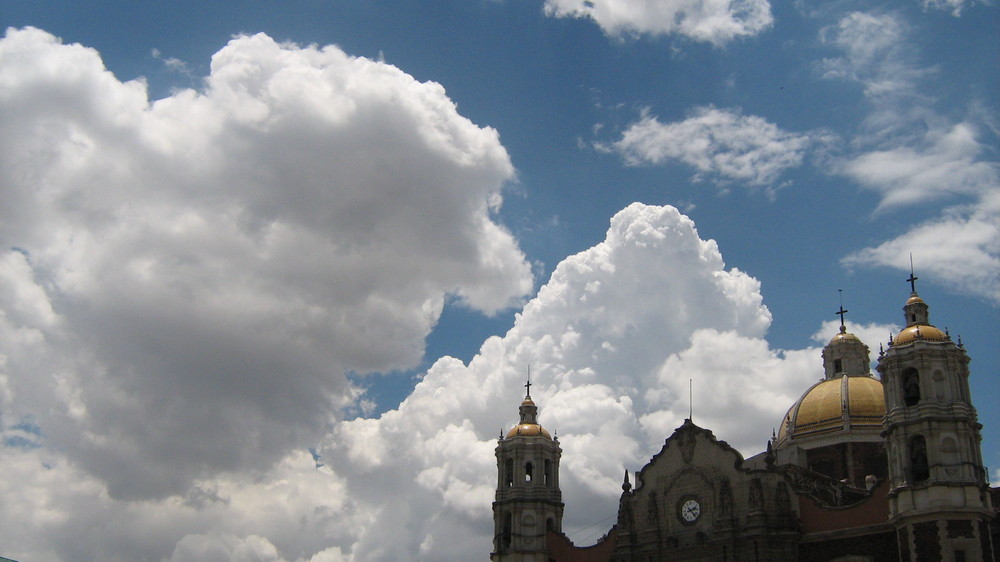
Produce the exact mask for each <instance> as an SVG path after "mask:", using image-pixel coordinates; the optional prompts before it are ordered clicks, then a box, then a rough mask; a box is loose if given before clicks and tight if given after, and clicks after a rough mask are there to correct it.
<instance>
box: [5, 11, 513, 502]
mask: <svg viewBox="0 0 1000 562" xmlns="http://www.w3.org/2000/svg"><path fill="white" fill-rule="evenodd" d="M0 91H2V93H0V135H2V139H0V144H2V145H3V146H4V150H3V151H2V156H0V158H2V160H0V189H2V190H3V193H2V197H3V200H4V205H3V206H2V208H0V241H2V247H3V248H4V249H3V253H2V259H0V278H3V279H4V283H3V285H2V287H3V289H2V290H0V299H2V301H0V307H2V310H3V315H2V316H0V334H2V336H0V353H2V357H3V358H4V360H3V363H2V366H3V378H2V379H0V382H2V386H0V388H2V392H0V398H3V400H4V403H3V405H2V412H3V414H2V415H3V424H4V425H5V426H7V427H10V426H14V425H17V424H19V423H28V424H30V425H31V426H33V427H37V428H40V431H41V433H42V434H43V436H44V440H45V441H46V443H48V444H50V445H51V446H54V447H56V448H58V449H59V450H61V451H63V452H64V453H65V454H66V455H67V456H68V457H69V458H70V459H72V460H73V462H74V463H77V464H78V465H79V466H80V467H82V468H83V469H84V470H85V471H87V472H88V473H90V474H93V475H94V476H95V477H97V478H99V479H100V480H102V481H104V482H106V483H107V485H108V488H109V492H110V494H111V495H112V496H113V497H116V498H150V497H162V496H165V495H170V494H176V493H183V492H184V491H185V490H187V489H188V487H189V486H190V485H191V482H192V481H193V480H195V479H198V478H205V477H211V476H213V475H215V474H217V473H219V472H220V471H237V472H238V471H243V470H260V469H262V468H266V467H267V466H269V465H270V464H271V463H273V462H275V461H277V460H279V459H281V458H282V457H283V456H284V455H285V454H286V453H287V452H288V450H289V449H291V448H294V447H301V446H302V445H304V444H307V443H311V442H315V441H316V440H318V439H319V437H320V436H321V435H322V434H323V433H324V432H325V431H327V430H328V429H329V428H330V425H331V424H332V423H334V422H335V421H336V419H337V418H338V417H339V411H340V408H341V407H342V406H344V405H345V404H347V403H348V402H350V400H351V399H352V398H353V395H354V390H353V389H351V388H350V385H349V384H348V383H347V381H346V379H345V376H344V374H345V372H348V371H354V372H359V373H364V372H371V371H383V372H384V371H390V370H393V369H402V368H410V367H413V366H415V365H416V364H417V363H418V362H419V361H420V359H421V357H422V353H423V341H424V338H425V337H426V336H427V334H428V333H429V331H430V330H431V328H432V327H433V326H434V325H435V323H436V321H437V319H438V317H439V315H440V313H441V309H442V306H443V302H444V299H445V298H446V296H448V295H454V296H455V297H457V299H459V300H460V301H461V302H462V303H464V304H465V305H466V306H469V307H472V308H474V309H477V310H480V311H483V312H485V313H493V312H495V311H496V310H498V309H501V308H504V307H508V306H510V305H512V304H516V303H517V302H519V299H521V298H522V297H523V296H524V295H525V294H526V293H527V292H528V291H530V290H531V288H532V277H531V272H530V267H529V264H528V263H527V262H526V261H525V259H524V255H523V254H522V252H521V251H520V250H519V248H518V246H517V242H516V241H515V240H514V239H513V238H512V236H511V235H510V234H509V233H508V232H507V231H506V230H505V229H504V228H503V227H502V226H500V225H499V224H497V223H496V222H495V221H494V219H493V212H494V211H495V210H496V209H497V208H498V206H499V205H500V203H501V191H502V189H503V187H504V185H505V183H506V182H508V181H509V180H511V178H512V176H513V173H514V172H513V167H512V166H511V163H510V161H509V158H508V156H507V153H506V151H505V150H504V148H503V147H502V146H501V145H500V143H499V140H498V138H497V134H496V131H494V130H492V129H488V128H481V127H478V126H476V125H474V124H473V123H471V122H470V121H469V120H467V119H465V118H463V117H461V116H460V115H459V114H458V113H457V111H456V109H455V106H454V104H453V103H452V102H451V101H450V100H449V99H448V97H447V96H446V95H445V92H444V90H443V88H442V87H441V86H439V85H437V84H434V83H420V82H417V81H416V80H414V79H413V78H412V77H410V76H408V75H407V74H405V73H404V72H402V71H400V70H399V69H397V68H395V67H392V66H389V65H387V64H384V63H380V62H375V61H371V60H367V59H363V58H355V57H350V56H347V55H346V54H345V53H343V52H342V51H341V50H339V49H338V48H336V47H325V48H322V49H321V48H317V47H312V46H311V47H299V46H296V45H292V44H279V43H277V42H275V41H273V40H272V39H271V38H269V37H267V36H265V35H256V36H244V37H237V38H235V39H233V40H232V41H231V42H230V43H229V44H228V45H227V46H226V47H225V48H223V49H222V50H221V51H219V52H218V53H217V54H216V55H215V56H214V58H213V60H212V71H211V75H210V76H209V77H208V78H207V80H206V83H205V87H204V89H203V90H202V91H193V90H185V91H180V92H176V93H174V94H173V95H171V96H170V97H168V98H165V99H161V100H157V101H155V102H151V101H149V100H148V99H147V96H146V90H145V85H144V84H143V83H142V82H141V81H132V82H124V83H123V82H121V81H119V80H118V79H117V78H116V77H115V76H113V75H112V74H111V73H110V72H108V71H107V70H106V69H105V68H104V67H103V64H102V62H101V59H100V57H99V56H98V54H97V53H96V52H95V51H93V50H91V49H88V48H85V47H83V46H80V45H64V44H62V43H61V42H60V41H59V40H58V39H56V38H55V37H53V36H51V35H48V34H46V33H44V32H42V31H40V30H37V29H24V30H10V31H8V33H7V35H6V37H5V38H4V39H3V41H2V42H0Z"/></svg>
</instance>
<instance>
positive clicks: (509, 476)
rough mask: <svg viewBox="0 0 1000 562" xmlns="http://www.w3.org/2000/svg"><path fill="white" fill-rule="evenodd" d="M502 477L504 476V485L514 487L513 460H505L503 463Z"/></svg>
mask: <svg viewBox="0 0 1000 562" xmlns="http://www.w3.org/2000/svg"><path fill="white" fill-rule="evenodd" d="M503 471H504V475H505V476H506V479H505V484H507V485H508V486H513V485H514V459H507V462H505V463H504V470H503Z"/></svg>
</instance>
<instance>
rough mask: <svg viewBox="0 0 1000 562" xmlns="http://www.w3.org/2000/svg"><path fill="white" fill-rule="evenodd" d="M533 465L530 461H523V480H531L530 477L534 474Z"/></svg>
mask: <svg viewBox="0 0 1000 562" xmlns="http://www.w3.org/2000/svg"><path fill="white" fill-rule="evenodd" d="M534 471H535V467H534V465H532V464H531V461H528V462H526V463H524V481H525V482H531V477H532V476H534Z"/></svg>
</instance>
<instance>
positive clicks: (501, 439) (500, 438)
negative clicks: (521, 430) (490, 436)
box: [499, 427, 503, 441]
mask: <svg viewBox="0 0 1000 562" xmlns="http://www.w3.org/2000/svg"><path fill="white" fill-rule="evenodd" d="M499 440H500V441H503V428H502V427H501V428H500V437H499Z"/></svg>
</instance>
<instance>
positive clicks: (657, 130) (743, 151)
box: [599, 106, 814, 186]
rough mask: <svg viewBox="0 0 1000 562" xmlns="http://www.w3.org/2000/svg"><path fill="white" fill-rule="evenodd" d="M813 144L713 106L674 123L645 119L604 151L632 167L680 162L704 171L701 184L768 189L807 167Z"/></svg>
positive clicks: (762, 121) (763, 121) (758, 120)
mask: <svg viewBox="0 0 1000 562" xmlns="http://www.w3.org/2000/svg"><path fill="white" fill-rule="evenodd" d="M813 144H814V141H813V139H811V138H810V137H809V136H808V135H803V134H797V133H790V132H787V131H783V130H781V129H780V128H778V127H777V126H776V125H775V124H773V123H770V122H768V121H767V120H766V119H764V118H762V117H758V116H755V115H743V114H742V113H741V112H740V111H739V110H738V109H718V108H715V107H711V106H709V107H699V108H696V109H695V111H694V112H693V114H692V115H691V116H690V117H688V118H687V119H685V120H683V121H678V122H674V123H663V122H661V121H660V120H659V119H657V118H656V117H654V116H651V115H643V116H642V118H641V119H639V120H638V121H636V122H635V123H633V124H631V125H630V126H629V127H628V128H627V129H626V130H625V131H624V132H623V133H622V137H621V139H619V140H617V141H615V142H614V143H613V144H611V145H610V146H604V145H601V146H599V148H602V149H604V150H613V151H615V152H618V153H619V154H621V155H622V157H623V158H624V159H625V162H626V163H628V164H630V165H639V164H663V163H664V162H667V161H669V160H678V161H680V162H683V163H685V164H687V165H689V166H691V167H693V168H695V169H696V170H698V174H697V175H696V176H695V180H696V181H697V180H700V179H704V177H708V178H712V179H714V180H716V181H719V182H732V181H738V182H744V183H746V184H749V185H754V186H762V185H771V184H773V183H775V182H776V181H777V180H778V179H779V178H780V176H781V174H782V173H783V172H784V171H785V170H788V169H790V168H795V167H797V166H799V165H801V163H802V160H803V157H804V155H805V152H806V150H807V149H808V148H810V147H811V146H812V145H813Z"/></svg>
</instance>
